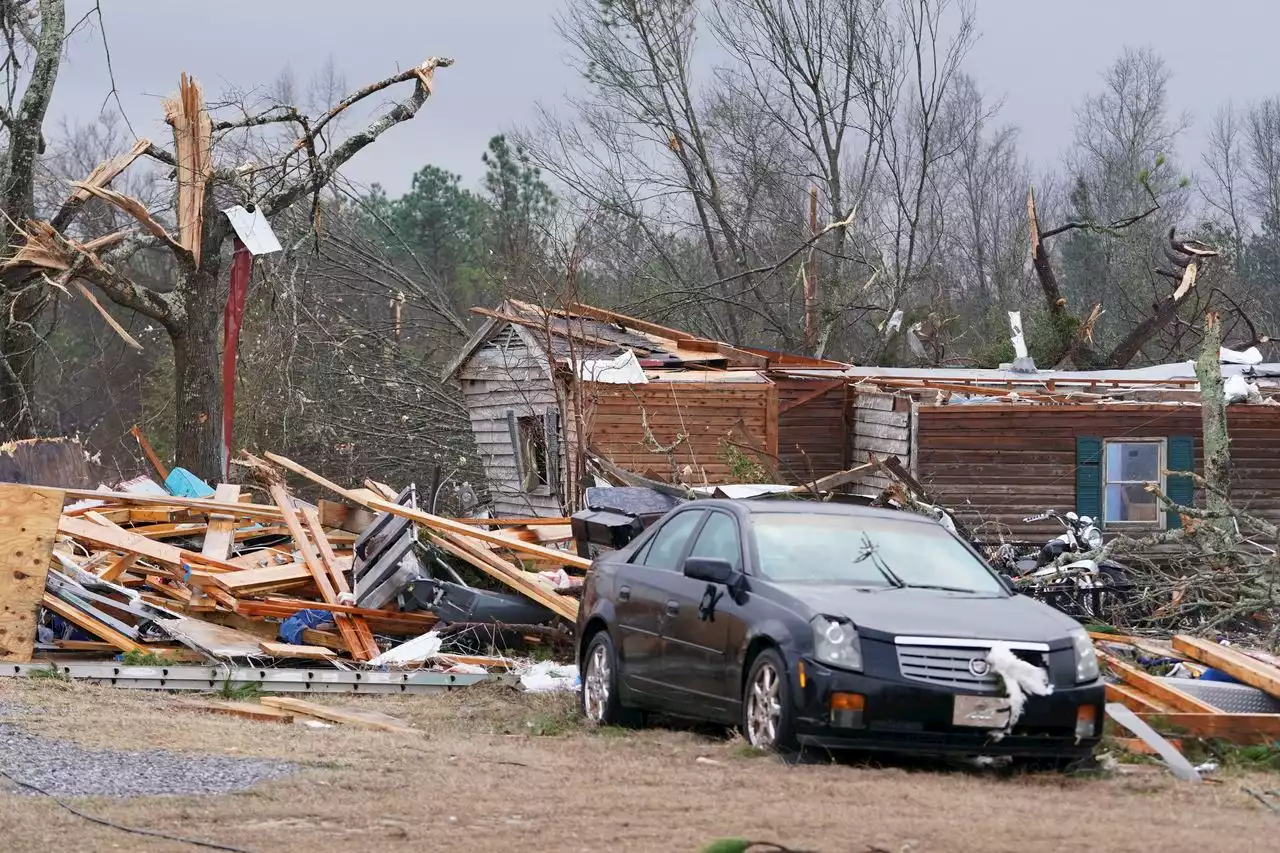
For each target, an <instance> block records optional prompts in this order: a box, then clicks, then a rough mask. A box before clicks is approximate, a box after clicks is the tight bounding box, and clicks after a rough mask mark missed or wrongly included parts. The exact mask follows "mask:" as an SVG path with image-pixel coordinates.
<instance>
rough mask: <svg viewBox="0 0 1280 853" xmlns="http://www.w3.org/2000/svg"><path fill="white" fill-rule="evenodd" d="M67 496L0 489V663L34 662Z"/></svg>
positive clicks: (55, 491)
mask: <svg viewBox="0 0 1280 853" xmlns="http://www.w3.org/2000/svg"><path fill="white" fill-rule="evenodd" d="M62 501H63V494H62V492H61V491H60V490H58V489H30V488H26V487H23V486H16V485H9V484H3V485H0V660H3V661H20V662H25V661H29V660H31V654H32V651H33V649H34V646H35V641H36V614H37V613H38V612H39V609H40V603H41V601H42V600H43V599H44V597H45V591H44V585H45V580H46V578H47V577H48V574H49V561H50V560H51V559H52V558H53V543H54V539H55V538H56V535H57V530H58V519H59V517H60V516H61V515H62Z"/></svg>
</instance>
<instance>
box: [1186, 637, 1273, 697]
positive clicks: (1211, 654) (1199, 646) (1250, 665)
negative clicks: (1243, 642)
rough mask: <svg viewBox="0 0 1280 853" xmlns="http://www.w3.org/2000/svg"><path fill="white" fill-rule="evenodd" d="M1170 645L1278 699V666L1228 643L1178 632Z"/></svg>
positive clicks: (1193, 658) (1195, 659)
mask: <svg viewBox="0 0 1280 853" xmlns="http://www.w3.org/2000/svg"><path fill="white" fill-rule="evenodd" d="M1173 647H1174V648H1175V649H1177V650H1178V651H1180V652H1182V653H1183V654H1184V655H1186V656H1187V657H1189V658H1191V659H1192V660H1194V661H1199V662H1200V663H1202V664H1204V665H1206V666H1211V667H1213V668H1214V669H1220V670H1222V671H1223V672H1225V673H1226V674H1227V675H1229V676H1231V677H1232V678H1235V679H1238V680H1240V681H1243V682H1244V683H1245V684H1248V685H1249V686H1250V687H1256V688H1258V689H1259V690H1261V691H1263V692H1264V693H1266V694H1268V695H1270V696H1274V697H1276V698H1277V699H1280V668H1276V667H1274V666H1268V665H1267V664H1265V663H1263V662H1262V661H1260V660H1256V659H1254V658H1251V657H1249V656H1248V655H1246V654H1243V653H1241V652H1238V651H1236V650H1235V649H1233V648H1230V647H1228V646H1222V645H1219V644H1217V643H1211V642H1209V641H1208V640H1201V639H1199V638H1197V637H1188V636H1186V635H1185V634H1178V635H1177V636H1175V637H1174V638H1173Z"/></svg>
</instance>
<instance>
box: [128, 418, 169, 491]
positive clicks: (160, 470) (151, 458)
mask: <svg viewBox="0 0 1280 853" xmlns="http://www.w3.org/2000/svg"><path fill="white" fill-rule="evenodd" d="M129 435H131V436H133V437H134V438H135V439H137V441H138V446H139V447H141V448H142V454H143V455H144V456H146V457H147V461H148V462H150V463H151V467H152V468H155V469H156V473H157V474H159V475H160V482H162V483H163V482H165V481H166V480H168V479H169V469H168V468H166V467H165V465H164V463H163V462H161V461H160V457H159V456H158V455H157V454H156V451H155V449H154V448H152V446H151V442H149V441H147V437H146V436H145V435H143V434H142V427H140V426H138V425H137V424H134V425H133V427H132V428H130V430H129Z"/></svg>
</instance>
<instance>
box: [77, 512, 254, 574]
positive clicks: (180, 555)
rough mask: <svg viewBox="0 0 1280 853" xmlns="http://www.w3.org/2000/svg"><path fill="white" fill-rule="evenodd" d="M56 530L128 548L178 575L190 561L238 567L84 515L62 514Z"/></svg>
mask: <svg viewBox="0 0 1280 853" xmlns="http://www.w3.org/2000/svg"><path fill="white" fill-rule="evenodd" d="M58 532H60V533H63V534H66V535H67V536H72V537H74V538H76V539H81V540H84V541H86V542H92V543H93V544H94V545H97V546H99V547H102V548H110V549H111V550H112V551H120V552H130V551H132V552H133V553H135V554H138V555H139V556H141V557H145V558H147V559H148V560H153V561H155V562H157V563H159V564H160V565H162V566H165V567H166V568H168V569H170V570H172V571H173V573H174V574H175V575H176V576H177V577H179V578H181V577H182V574H183V571H184V569H183V566H184V565H187V564H192V563H195V564H199V565H200V566H202V567H207V568H211V569H212V570H214V571H224V572H234V571H239V570H240V567H239V566H237V565H234V564H232V563H228V562H225V561H222V560H215V559H213V558H212V557H206V556H204V555H202V554H198V553H196V552H195V551H188V550H186V549H184V548H176V547H174V546H173V545H168V544H165V543H164V542H154V541H152V540H150V539H148V538H147V537H145V536H139V535H138V534H136V533H134V532H133V531H130V530H123V529H121V528H119V527H114V526H113V527H104V526H103V525H101V524H94V523H93V522H92V521H89V520H88V519H84V518H70V517H68V516H65V515H64V516H63V517H62V518H61V519H60V520H59V521H58Z"/></svg>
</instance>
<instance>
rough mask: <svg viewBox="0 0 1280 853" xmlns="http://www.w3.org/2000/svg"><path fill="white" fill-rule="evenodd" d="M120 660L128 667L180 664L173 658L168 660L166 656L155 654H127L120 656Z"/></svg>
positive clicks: (136, 652) (132, 652) (133, 652)
mask: <svg viewBox="0 0 1280 853" xmlns="http://www.w3.org/2000/svg"><path fill="white" fill-rule="evenodd" d="M120 660H121V662H122V663H124V664H125V665H126V666H177V665H178V662H177V661H176V660H174V659H173V658H167V657H165V656H164V655H158V654H156V653H155V652H139V651H131V652H125V653H124V654H122V655H121V656H120Z"/></svg>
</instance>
